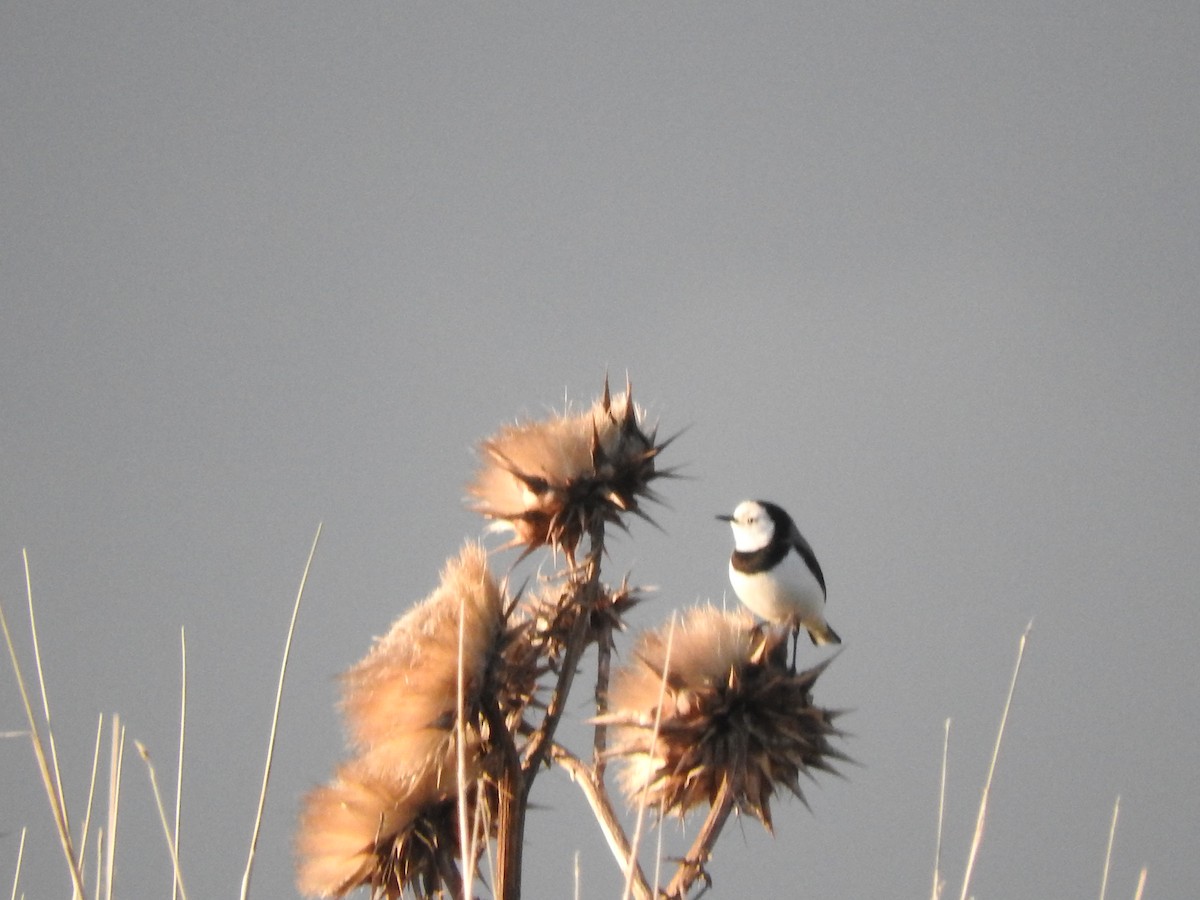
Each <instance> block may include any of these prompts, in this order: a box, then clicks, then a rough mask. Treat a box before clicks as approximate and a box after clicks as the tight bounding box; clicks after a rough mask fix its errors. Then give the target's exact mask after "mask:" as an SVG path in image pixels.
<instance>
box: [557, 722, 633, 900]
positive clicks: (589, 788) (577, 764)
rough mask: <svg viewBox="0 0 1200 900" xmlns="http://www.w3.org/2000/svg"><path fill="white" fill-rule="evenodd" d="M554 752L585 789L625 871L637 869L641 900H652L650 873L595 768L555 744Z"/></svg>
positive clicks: (601, 827) (605, 837)
mask: <svg viewBox="0 0 1200 900" xmlns="http://www.w3.org/2000/svg"><path fill="white" fill-rule="evenodd" d="M551 755H552V756H553V758H554V761H555V762H556V763H558V764H559V765H560V766H562V767H563V768H564V769H566V770H567V774H568V775H570V776H571V780H572V781H574V782H575V783H576V784H577V785H579V789H580V790H581V791H583V796H584V797H585V798H586V799H587V801H588V804H589V805H590V806H591V807H592V812H593V813H594V814H595V816H596V822H597V824H598V825H599V826H600V830H601V831H603V832H604V839H605V840H606V841H608V848H609V849H610V850H611V851H612V854H613V857H614V858H615V859H616V861H617V865H618V866H620V868H621V872H622V873H624V874H625V875H626V876H628V874H629V870H630V868H631V867H632V868H633V893H634V896H636V897H637V898H638V900H652V898H653V897H654V893H653V892H652V891H651V890H650V885H649V882H648V881H647V880H646V873H645V872H643V871H642V867H641V866H640V865H639V864H638V861H637V859H636V857H635V856H634V853H633V848H632V847H631V846H630V843H629V838H628V837H627V836H626V835H625V830H624V829H623V828H622V827H621V823H620V822H619V821H618V820H617V814H616V813H615V812H614V811H613V808H612V804H611V803H609V801H608V794H607V793H606V792H605V790H604V782H603V781H601V780H600V779H599V778H598V777H597V776H596V774H595V771H594V770H593V769H589V768H588V767H587V765H586V764H585V763H583V762H582V761H581V760H580V759H578V758H577V757H576V756H574V755H573V754H572V753H571V752H570V751H569V750H567V749H566V748H565V747H563V746H561V745H559V744H555V745H554V747H553V749H552V750H551Z"/></svg>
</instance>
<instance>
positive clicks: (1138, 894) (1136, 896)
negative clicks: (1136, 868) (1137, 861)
mask: <svg viewBox="0 0 1200 900" xmlns="http://www.w3.org/2000/svg"><path fill="white" fill-rule="evenodd" d="M1144 890H1146V867H1145V866H1142V871H1141V874H1140V875H1138V883H1137V890H1136V891H1134V893H1133V900H1142V892H1143V891H1144Z"/></svg>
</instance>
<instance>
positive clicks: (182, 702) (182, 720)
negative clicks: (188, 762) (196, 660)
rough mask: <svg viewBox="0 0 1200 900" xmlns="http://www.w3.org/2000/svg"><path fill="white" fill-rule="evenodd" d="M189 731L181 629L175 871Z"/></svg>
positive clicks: (173, 892)
mask: <svg viewBox="0 0 1200 900" xmlns="http://www.w3.org/2000/svg"><path fill="white" fill-rule="evenodd" d="M186 733H187V635H186V634H185V632H184V630H183V628H180V629H179V757H178V759H177V761H176V764H175V829H174V831H173V833H172V835H171V843H172V844H173V845H174V847H175V854H176V864H175V871H176V872H177V873H178V871H179V863H178V854H179V814H180V810H181V809H182V807H183V739H184V735H185V734H186ZM181 893H182V885H180V883H179V882H178V881H176V883H175V885H174V887H172V889H171V896H172V898H176V897H179V895H180V894H181Z"/></svg>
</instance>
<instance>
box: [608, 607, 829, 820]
mask: <svg viewBox="0 0 1200 900" xmlns="http://www.w3.org/2000/svg"><path fill="white" fill-rule="evenodd" d="M787 643H788V630H787V629H786V628H764V627H762V626H758V625H755V624H754V621H753V620H752V618H751V617H750V616H749V615H748V614H747V613H746V612H745V611H743V610H738V611H735V612H724V611H721V610H718V609H715V608H713V607H711V606H702V607H696V608H694V609H692V610H690V611H688V612H687V613H686V614H685V615H684V616H683V619H682V621H681V622H680V623H679V624H677V625H676V626H675V628H674V632H673V634H672V633H671V629H670V628H669V627H668V628H660V629H658V630H656V631H651V632H648V633H646V634H644V635H643V636H642V638H641V639H640V641H639V642H638V644H637V647H636V649H635V652H634V654H633V659H632V660H631V661H630V663H629V664H627V665H626V666H624V667H622V668H621V669H620V670H619V671H618V672H617V674H616V675H615V677H614V679H613V685H612V689H611V690H610V692H609V709H610V713H609V714H608V715H606V716H604V717H602V720H603V721H605V722H607V723H609V724H611V725H613V726H614V728H613V733H612V736H613V744H612V750H611V754H612V755H613V756H616V757H619V758H621V759H622V760H623V761H624V766H623V769H622V771H621V777H620V781H621V786H622V788H623V789H624V791H625V794H626V796H627V797H628V798H629V800H630V802H631V803H638V802H640V800H641V798H642V797H643V796H645V797H646V801H647V804H648V806H649V807H651V808H662V809H663V810H664V812H668V813H678V814H679V815H683V814H684V813H686V812H687V811H688V810H690V809H691V808H693V807H694V806H697V805H698V804H701V803H709V804H711V803H712V802H713V801H714V799H715V798H716V796H717V793H718V791H719V790H720V788H721V785H722V783H724V782H726V781H728V784H729V786H730V788H731V790H732V791H733V798H734V801H735V802H736V803H737V805H738V807H739V808H740V809H741V810H742V811H744V812H747V813H749V814H751V815H753V816H755V817H756V818H758V819H759V820H760V821H762V823H763V824H764V825H765V826H766V827H767V829H768V830H770V828H771V809H770V800H771V797H772V796H773V794H774V793H775V791H776V790H777V789H778V788H780V787H784V788H787V789H788V790H790V791H792V792H793V793H794V794H796V796H798V797H799V798H800V799H801V800H803V799H804V795H803V793H802V792H801V790H800V783H799V776H800V775H801V774H804V775H811V770H813V769H821V770H825V771H834V770H833V769H832V767H831V764H830V761H831V760H837V759H845V758H846V757H845V756H844V755H843V754H841V753H840V752H839V751H837V750H836V749H834V748H833V746H832V745H831V744H830V738H832V737H835V736H838V735H839V734H840V733H839V732H838V730H837V729H836V728H835V727H834V725H833V720H834V718H835V717H836V715H837V713H836V712H833V711H830V710H827V709H822V708H820V707H818V706H815V705H814V704H813V700H812V687H813V685H814V684H815V682H816V680H817V677H818V676H819V675H820V674H821V672H822V671H823V670H824V668H825V665H827V664H828V663H823V664H821V665H819V666H816V667H814V668H812V669H808V670H807V671H804V672H798V673H797V672H792V671H790V670H789V668H788V665H787ZM668 644H669V651H668ZM660 697H661V712H660ZM656 720H657V722H658V727H657V735H656V734H655V724H656Z"/></svg>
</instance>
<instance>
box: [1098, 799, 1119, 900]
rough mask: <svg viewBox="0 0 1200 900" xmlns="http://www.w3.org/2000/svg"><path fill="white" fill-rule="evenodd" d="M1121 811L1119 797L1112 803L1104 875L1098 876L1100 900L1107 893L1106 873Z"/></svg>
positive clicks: (1102, 899)
mask: <svg viewBox="0 0 1200 900" xmlns="http://www.w3.org/2000/svg"><path fill="white" fill-rule="evenodd" d="M1120 811H1121V795H1120V794H1117V800H1116V802H1115V803H1113V815H1112V824H1111V825H1110V826H1109V828H1108V847H1107V848H1106V849H1105V851H1104V874H1102V875H1101V876H1100V900H1104V896H1105V894H1107V893H1108V873H1109V870H1110V868H1111V866H1112V851H1113V841H1114V840H1115V839H1116V837H1117V814H1118V813H1119V812H1120Z"/></svg>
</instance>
